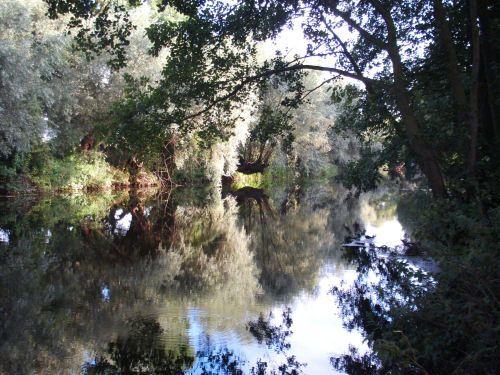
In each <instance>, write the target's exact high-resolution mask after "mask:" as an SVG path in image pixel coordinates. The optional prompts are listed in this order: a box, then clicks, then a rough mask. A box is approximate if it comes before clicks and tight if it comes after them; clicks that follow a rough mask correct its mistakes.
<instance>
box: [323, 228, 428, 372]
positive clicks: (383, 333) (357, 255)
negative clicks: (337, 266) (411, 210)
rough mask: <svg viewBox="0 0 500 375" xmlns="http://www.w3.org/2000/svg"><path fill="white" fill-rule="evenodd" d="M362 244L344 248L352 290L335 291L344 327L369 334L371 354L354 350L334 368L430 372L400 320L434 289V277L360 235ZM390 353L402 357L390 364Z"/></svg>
mask: <svg viewBox="0 0 500 375" xmlns="http://www.w3.org/2000/svg"><path fill="white" fill-rule="evenodd" d="M358 235H359V232H358ZM358 238H359V237H358ZM346 239H349V240H351V239H352V238H346ZM359 243H360V244H361V245H360V246H359V247H355V246H348V247H345V249H344V253H343V256H344V259H345V260H346V261H347V262H348V263H350V264H352V265H354V266H355V267H356V272H357V277H356V280H355V281H354V283H353V285H351V286H348V287H342V286H341V287H334V288H333V290H332V293H333V294H334V296H335V297H336V298H337V301H338V304H339V306H340V308H341V312H342V317H343V319H344V324H345V325H346V327H347V328H348V329H349V330H352V329H359V330H361V331H362V332H363V333H364V337H365V338H366V340H367V341H368V343H369V346H370V348H371V352H369V353H366V354H360V353H359V352H358V350H357V349H356V348H354V347H351V348H350V350H349V353H346V354H344V355H341V356H336V357H332V358H331V363H332V366H333V367H334V368H335V369H336V370H339V371H342V372H345V373H348V374H382V373H415V374H420V373H426V372H425V370H423V367H422V365H421V364H420V363H419V359H418V357H417V354H416V351H415V350H414V349H413V348H412V347H411V344H410V342H409V340H408V339H407V337H406V336H405V331H406V330H404V328H403V327H404V325H402V324H401V322H402V321H405V320H407V317H408V316H410V314H411V312H412V311H416V310H417V308H418V306H419V301H420V300H421V299H422V298H424V296H425V295H426V294H427V293H428V292H429V291H431V290H432V289H433V287H434V281H433V278H432V276H430V275H429V274H428V273H426V272H425V271H423V270H422V269H419V268H417V267H414V266H412V265H410V264H409V263H408V261H407V260H406V259H405V258H403V257H401V256H399V255H398V254H394V253H391V252H390V251H388V250H387V249H386V248H385V247H384V248H377V247H375V246H374V245H373V243H372V241H371V239H369V238H366V237H364V236H361V241H359ZM363 243H364V245H363ZM395 338H396V339H395ZM386 353H387V354H389V353H391V354H392V358H394V353H397V356H396V357H399V358H398V361H397V362H396V361H391V360H389V359H390V358H391V356H389V355H385V354H386Z"/></svg>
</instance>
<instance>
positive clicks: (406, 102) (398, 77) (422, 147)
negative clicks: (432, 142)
mask: <svg viewBox="0 0 500 375" xmlns="http://www.w3.org/2000/svg"><path fill="white" fill-rule="evenodd" d="M374 4H375V2H374ZM376 4H377V6H376V9H377V10H379V11H380V12H381V15H382V17H383V18H384V22H385V23H386V26H387V40H388V44H387V53H388V54H389V58H390V59H391V63H392V70H393V74H394V95H395V97H396V104H397V106H398V109H399V111H400V112H401V117H402V119H403V124H404V126H405V132H406V136H407V138H408V142H409V144H410V148H411V149H412V150H413V152H415V154H416V155H417V158H418V162H419V165H420V167H421V169H422V171H423V173H424V174H425V176H426V177H427V179H428V181H429V185H430V187H431V189H432V193H433V195H434V196H435V197H438V198H440V197H444V196H445V195H446V188H445V184H444V178H443V174H442V172H441V167H440V165H439V162H438V160H437V157H436V155H435V153H434V151H433V150H432V148H431V147H430V146H429V145H428V144H427V143H426V142H425V141H424V140H423V138H422V134H421V130H420V124H419V122H418V119H417V117H416V115H415V113H414V112H413V108H412V106H411V100H410V93H409V92H408V88H407V87H408V85H407V82H406V77H405V73H404V70H403V63H402V61H401V56H400V54H399V47H398V44H397V31H396V26H395V25H394V20H393V19H392V17H391V15H390V13H389V11H387V9H385V8H383V7H382V8H381V7H380V4H379V3H376Z"/></svg>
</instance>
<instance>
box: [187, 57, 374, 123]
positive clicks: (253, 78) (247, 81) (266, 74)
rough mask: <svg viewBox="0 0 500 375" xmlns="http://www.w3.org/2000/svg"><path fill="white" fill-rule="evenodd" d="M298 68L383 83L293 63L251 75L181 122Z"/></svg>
mask: <svg viewBox="0 0 500 375" xmlns="http://www.w3.org/2000/svg"><path fill="white" fill-rule="evenodd" d="M297 70H315V71H322V72H329V73H333V74H338V75H340V76H343V77H347V78H352V79H355V80H358V81H361V82H363V83H365V84H366V83H367V82H368V83H369V84H379V85H380V84H383V83H382V82H381V81H378V80H375V79H371V78H366V77H359V76H358V75H357V74H356V73H352V72H348V71H345V70H342V69H337V68H332V67H327V66H319V65H308V64H297V65H292V66H285V67H284V68H278V69H272V70H267V71H265V72H263V73H260V74H256V75H254V76H250V77H247V78H245V79H244V80H243V81H242V82H240V83H239V84H237V85H236V86H235V87H234V88H233V90H231V91H230V92H229V93H227V94H225V95H223V96H221V97H220V98H217V99H215V100H214V101H213V102H212V103H211V104H209V105H208V106H207V107H205V108H204V109H202V110H199V111H197V112H195V113H193V114H191V115H187V116H185V117H184V118H183V119H181V120H179V122H183V121H186V120H189V119H191V118H194V117H198V116H200V115H202V114H204V113H206V112H208V111H210V110H211V109H212V108H213V107H215V106H216V105H217V104H218V103H221V102H223V101H225V100H228V99H230V98H232V97H233V96H235V95H236V94H238V93H239V92H240V91H241V90H242V89H243V88H244V87H245V86H246V85H248V84H250V83H253V82H257V81H260V80H261V79H263V78H268V77H271V76H273V75H278V74H281V73H286V72H292V71H297Z"/></svg>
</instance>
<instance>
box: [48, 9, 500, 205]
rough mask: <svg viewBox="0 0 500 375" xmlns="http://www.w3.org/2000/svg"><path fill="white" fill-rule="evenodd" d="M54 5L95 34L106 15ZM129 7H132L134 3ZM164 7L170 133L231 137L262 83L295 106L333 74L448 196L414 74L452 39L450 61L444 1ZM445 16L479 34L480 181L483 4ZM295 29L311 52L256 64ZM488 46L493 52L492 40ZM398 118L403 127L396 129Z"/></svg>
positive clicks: (163, 84)
mask: <svg viewBox="0 0 500 375" xmlns="http://www.w3.org/2000/svg"><path fill="white" fill-rule="evenodd" d="M46 1H47V2H48V3H49V4H50V5H51V7H50V9H51V13H50V14H51V15H52V16H56V15H57V13H58V12H59V13H67V12H70V13H72V15H73V17H82V16H84V17H85V18H88V19H91V18H92V17H94V19H95V24H96V25H98V24H99V19H100V18H101V17H102V12H105V11H106V10H103V9H104V8H100V7H99V5H98V4H95V3H93V2H90V1H86V0H81V1H79V2H77V4H78V6H79V7H81V6H83V5H82V4H87V5H88V7H87V8H88V10H85V12H83V13H81V9H80V8H78V9H76V10H75V9H73V8H71V7H68V6H64V4H67V3H68V2H66V1H63V0H61V1H59V0H57V1H56V0H46ZM129 3H130V4H131V5H134V3H135V2H134V1H130V2H129ZM92 4H93V5H92ZM159 4H160V5H159V8H160V9H165V7H167V6H168V7H172V8H174V9H175V10H176V11H178V12H179V13H180V14H182V15H183V18H182V19H180V20H178V21H176V22H172V21H171V20H167V21H165V22H157V23H154V24H152V25H150V27H149V28H148V31H147V33H148V37H149V38H150V40H151V42H152V43H153V47H152V50H151V53H153V54H158V53H159V52H160V51H161V50H162V49H163V48H167V49H168V50H169V56H168V58H167V61H166V64H165V66H164V69H163V72H162V75H163V76H162V80H161V81H160V83H159V85H158V87H157V88H156V89H155V90H153V91H152V92H151V96H152V97H154V98H155V99H156V102H155V104H154V107H155V108H156V109H157V111H160V109H161V113H158V116H157V117H158V120H159V121H161V122H162V123H163V124H165V126H168V125H169V124H174V123H177V124H179V125H180V127H181V129H183V130H184V131H192V130H196V131H198V132H199V133H200V134H201V135H202V136H203V137H204V138H206V139H211V138H214V137H224V134H226V133H225V132H227V127H228V126H231V124H233V123H234V120H235V117H237V115H235V114H234V113H235V112H236V111H235V110H237V109H238V107H239V106H241V103H243V102H245V101H247V100H249V98H250V94H251V92H252V89H255V88H256V87H258V86H260V85H262V84H263V83H264V82H267V81H270V80H271V81H274V82H286V83H287V84H288V85H289V90H290V93H291V97H290V98H288V99H287V100H285V101H284V104H286V105H296V104H297V103H298V102H300V101H301V99H302V98H303V96H304V93H305V90H304V87H303V85H302V84H301V83H300V81H301V78H302V77H303V75H304V72H307V71H321V72H325V73H326V74H327V75H328V76H327V78H326V79H325V81H326V80H331V79H332V76H333V77H335V76H343V77H347V78H350V79H354V80H357V81H359V82H360V83H362V84H363V85H364V87H365V89H366V93H367V95H368V96H369V97H371V100H372V101H373V102H377V104H378V108H379V110H380V111H381V113H382V114H383V115H384V116H383V117H385V118H384V119H383V122H382V124H381V125H387V126H388V127H389V126H395V127H396V128H395V129H394V130H396V131H399V132H400V133H402V134H404V143H405V144H406V145H407V146H408V148H409V150H410V151H411V153H412V154H413V155H414V156H415V160H416V162H417V163H418V165H419V166H420V169H421V170H422V172H423V173H424V174H425V176H426V177H427V180H428V182H429V185H430V187H431V188H432V190H433V193H434V195H436V196H444V195H445V194H446V188H445V181H444V175H443V168H442V161H441V160H440V154H441V152H442V150H436V149H434V148H433V142H432V135H431V136H430V137H429V134H427V133H428V129H425V125H424V124H425V119H423V118H421V117H420V116H419V113H418V105H419V103H418V100H419V97H418V94H419V93H418V91H415V84H416V82H415V79H416V76H415V70H416V69H418V67H419V64H421V62H422V55H423V56H424V58H423V60H425V57H426V54H428V53H429V52H428V51H429V50H428V49H427V48H428V46H431V47H432V46H434V45H435V44H437V43H438V39H440V40H442V41H443V40H447V43H445V44H444V49H445V51H447V56H448V58H450V57H452V54H450V51H451V50H452V49H450V41H449V38H448V36H449V35H448V34H447V32H446V30H447V29H446V24H447V22H446V19H445V20H444V21H443V17H444V18H446V12H447V9H444V6H443V4H442V3H441V2H440V1H428V0H415V1H410V2H398V1H392V0H388V1H382V0H369V1H327V0H308V1H298V0H285V1H245V0H241V1H238V2H236V3H234V4H227V3H225V2H221V1H216V0H211V1H210V0H197V1H195V0H193V1H188V2H179V1H167V0H164V1H161V2H160V3H159ZM493 6H494V5H493V4H492V3H491V4H489V5H486V6H482V7H481V10H482V14H483V23H484V24H485V23H486V22H488V23H489V22H491V17H492V16H491V11H492V10H491V8H492V7H493ZM87 8H85V9H87ZM446 8H452V9H451V10H453V11H456V12H457V13H459V14H461V15H464V14H467V16H466V18H465V20H466V21H465V22H464V21H463V20H462V22H461V23H460V24H458V27H459V29H460V30H459V31H460V32H462V33H463V31H464V30H466V29H467V25H469V26H472V27H471V30H472V33H471V36H470V38H469V39H468V40H469V41H471V43H470V44H469V45H466V46H465V48H466V49H467V50H471V55H472V58H471V57H467V58H466V59H465V61H464V62H465V64H463V65H461V66H459V67H458V70H461V72H460V73H461V74H463V72H464V71H471V77H472V80H471V81H470V82H468V84H466V83H465V81H464V82H463V83H462V86H467V88H469V90H467V91H468V96H469V102H470V108H471V109H472V110H471V111H470V113H471V115H470V116H467V117H468V118H469V119H470V121H469V123H470V126H469V128H470V130H469V135H468V137H470V145H469V152H468V153H469V157H468V159H469V170H470V171H471V172H472V171H474V170H475V165H476V159H477V155H476V154H477V147H478V141H477V132H478V129H479V128H480V126H479V121H480V120H479V118H478V113H477V112H478V111H477V106H478V103H477V101H478V100H477V99H478V89H477V87H478V84H479V83H478V74H479V73H478V72H479V70H481V68H480V64H481V60H480V59H479V55H478V48H479V45H478V37H479V34H478V27H479V26H478V14H479V11H478V9H477V4H476V2H475V1H472V2H469V4H465V5H464V4H461V3H460V4H456V5H449V4H446ZM464 12H465V13H464ZM443 14H444V15H443ZM434 16H435V17H434ZM434 19H435V20H436V22H434ZM294 20H302V21H303V22H302V29H303V33H304V37H305V38H306V40H307V51H306V53H305V54H304V55H302V56H294V57H293V58H286V56H285V55H283V54H282V53H280V52H279V51H278V52H277V53H276V56H275V57H274V58H273V59H270V60H267V61H265V62H263V63H259V62H258V61H257V59H256V55H257V50H258V43H259V42H262V41H265V40H268V39H272V38H274V37H276V35H277V34H278V33H279V32H280V31H281V30H283V29H284V28H285V27H286V26H289V25H291V23H292V22H293V21H294ZM467 20H468V21H467ZM125 24H126V23H119V22H118V26H116V27H115V29H114V30H111V29H112V27H111V28H109V30H105V31H110V32H111V35H114V36H115V37H119V36H120V35H121V28H122V27H123V25H125ZM342 27H344V28H347V29H348V30H349V31H350V37H349V38H348V39H345V38H344V39H343V37H342V36H341V34H340V33H339V32H338V30H340V29H341V28H342ZM489 27H490V28H491V27H492V26H489ZM436 30H437V31H439V32H436ZM87 31H88V30H87ZM97 36H98V35H97V34H89V38H88V40H87V42H88V43H87V45H83V46H82V48H84V47H85V48H87V49H90V47H89V46H92V48H94V50H96V49H98V48H100V47H102V48H107V47H108V46H107V45H105V46H103V45H102V43H103V42H102V38H98V37H97ZM439 36H440V37H439ZM471 38H472V39H471ZM488 42H489V45H490V46H491V40H490V41H488ZM99 43H100V44H99ZM454 43H458V41H455V40H454V41H452V42H451V45H452V44H454ZM483 44H485V43H483ZM120 57H123V58H125V56H121V55H120ZM318 58H322V60H321V61H322V62H321V63H317V61H318V60H317V59H318ZM315 59H316V60H315ZM490 59H491V57H490ZM452 60H453V59H451V60H450V61H449V64H448V65H449V67H450V68H449V69H448V71H449V72H450V74H451V75H450V77H451V78H452V79H451V81H452V86H453V88H451V91H452V92H453V93H455V94H457V92H458V91H460V90H458V91H457V90H456V87H455V83H457V82H456V80H455V78H453V77H452V76H453V74H454V73H453V72H455V71H456V70H457V66H456V65H453V61H452ZM487 63H488V62H487ZM452 65H453V66H454V67H452ZM478 69H479V70H478ZM483 69H484V68H483ZM489 72H490V73H491V70H489ZM455 73H456V72H455ZM459 86H460V85H459ZM462 91H463V90H462ZM458 96H459V97H457V95H455V97H456V98H457V99H459V100H458V105H457V108H459V112H463V108H462V107H463V103H462V102H463V100H462V99H463V98H462V96H461V94H459V95H458ZM490 112H491V111H490ZM493 112H494V111H492V113H493ZM227 114H232V115H231V116H227ZM458 117H461V115H460V116H458ZM200 118H201V121H200V120H199V119H200ZM196 119H198V120H196ZM221 119H223V120H221ZM393 119H396V125H394V121H392V120H393ZM398 127H400V128H399V129H398ZM495 128H496V127H495ZM456 151H461V150H455V152H456Z"/></svg>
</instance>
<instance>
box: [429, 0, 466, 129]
mask: <svg viewBox="0 0 500 375" xmlns="http://www.w3.org/2000/svg"><path fill="white" fill-rule="evenodd" d="M434 17H435V22H436V28H437V31H438V35H439V39H440V42H441V46H442V48H443V51H444V53H445V63H446V68H447V72H448V81H449V83H450V86H451V90H452V93H453V99H454V101H455V108H456V113H457V118H458V122H459V125H463V126H466V124H467V123H468V117H469V116H468V114H467V99H466V96H465V88H464V85H463V82H462V77H461V76H460V71H459V70H458V59H457V54H456V51H455V45H454V43H453V39H452V36H451V31H450V28H449V25H448V21H447V20H446V14H445V10H444V7H443V2H442V0H434Z"/></svg>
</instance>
